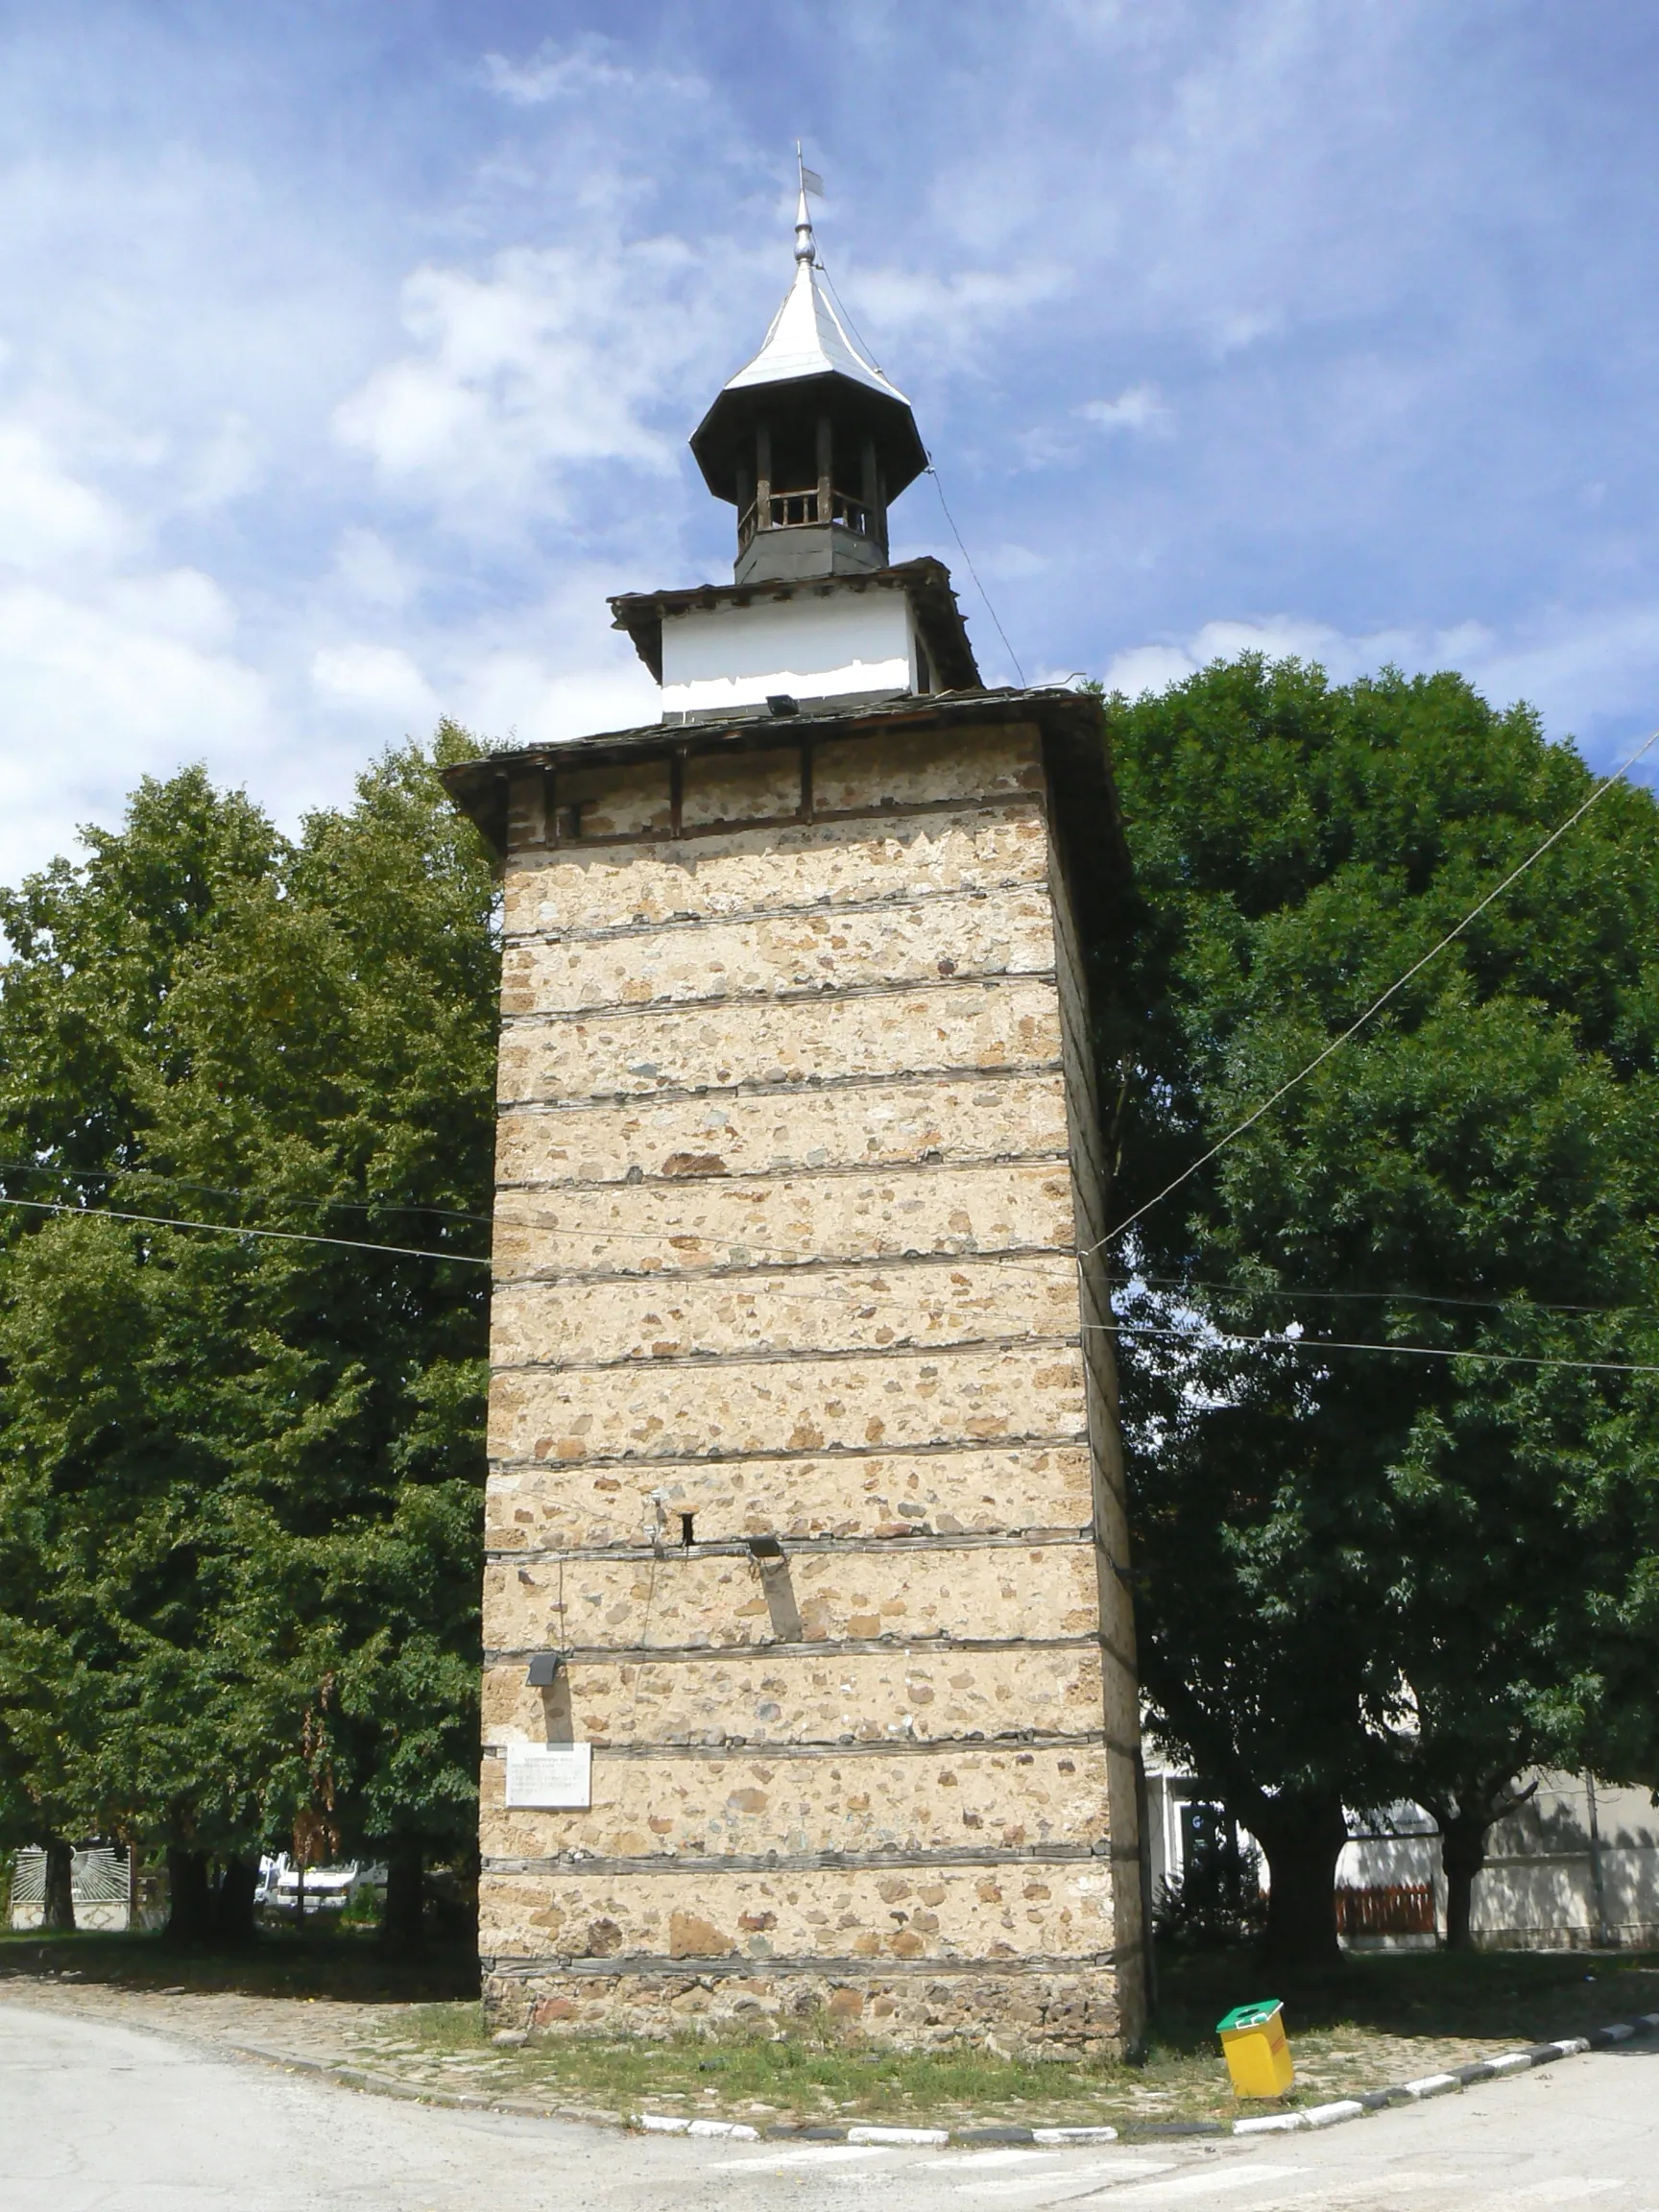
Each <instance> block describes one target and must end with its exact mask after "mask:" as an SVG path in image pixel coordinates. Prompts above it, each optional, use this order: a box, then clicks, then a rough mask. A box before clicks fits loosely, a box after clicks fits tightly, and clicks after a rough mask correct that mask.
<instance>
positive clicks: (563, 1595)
mask: <svg viewBox="0 0 1659 2212" xmlns="http://www.w3.org/2000/svg"><path fill="white" fill-rule="evenodd" d="M796 235H797V247H796V252H797V266H796V278H795V284H794V287H793V288H792V290H791V292H790V294H789V297H788V298H787V300H786V301H785V302H784V305H783V307H782V308H781V310H780V312H779V316H778V318H777V319H776V320H775V322H774V325H773V327H772V331H771V332H770V333H769V335H768V340H767V344H766V347H765V348H763V349H762V351H761V353H760V355H759V356H758V357H757V361H756V362H754V363H752V364H751V365H750V367H749V368H748V369H746V370H744V371H743V372H741V373H739V375H738V376H737V377H735V378H733V382H732V384H731V385H729V386H728V387H727V389H726V391H725V392H724V393H723V394H722V395H721V398H720V400H719V401H717V402H716V405H715V407H714V408H713V409H712V410H711V411H710V413H709V417H708V418H707V420H706V421H705V422H704V424H703V426H702V428H701V429H700V430H699V432H698V434H697V440H696V441H695V444H696V449H697V452H698V458H699V460H700V462H701V463H702V465H703V467H704V469H705V472H706V474H707V475H708V477H709V483H710V485H711V486H712V487H713V489H714V490H715V491H716V492H717V493H720V494H721V495H722V496H724V497H727V498H729V499H730V500H732V501H733V504H734V505H735V506H736V507H737V510H738V519H739V550H738V563H737V580H736V581H734V582H733V584H732V585H728V586H723V587H700V588H697V589H690V590H674V591H665V592H660V593H651V594H636V595H631V596H629V597H625V598H622V599H618V600H616V601H613V607H614V609H615V613H616V618H617V621H618V623H619V624H620V625H621V626H622V627H624V628H626V629H627V630H628V631H629V632H630V633H631V635H632V637H633V638H634V641H635V644H636V646H637V649H638V650H639V652H640V654H641V656H642V658H644V660H645V661H647V663H648V664H649V665H650V666H651V667H652V669H653V671H654V673H655V674H656V675H657V677H658V679H659V681H660V682H661V685H662V689H663V718H662V720H661V722H658V723H654V724H652V725H650V726H648V727H647V728H644V729H638V730H632V731H625V732H621V733H613V734H609V735H605V736H600V737H594V738H589V739H585V740H583V741H581V742H579V743H573V744H568V745H557V746H547V747H527V748H523V749H520V750H518V751H516V752H512V753H506V754H497V755H495V756H493V757H491V758H489V759H487V760H482V761H478V762H473V763H469V764H468V765H466V766H464V767H460V768H456V769H453V770H451V771H449V774H448V782H449V786H450V789H451V791H452V792H453V794H454V796H455V798H456V800H457V801H458V803H459V804H460V805H462V806H464V807H465V808H466V809H467V811H468V812H469V814H470V815H471V816H472V817H473V819H474V820H475V821H477V822H478V823H479V825H480V826H481V828H482V829H484V831H485V833H486V835H487V836H488V837H489V838H490V839H491V841H492V842H493V845H494V847H495V849H496V850H497V851H498V852H499V853H500V854H501V855H502V859H503V866H504V880H505V894H506V931H507V943H506V956H505V970H504V976H503V984H502V1014H503V1028H502V1043H501V1063H500V1140H499V1157H498V1170H497V1172H498V1193H497V1201H496V1222H495V1269H496V1272H495V1292H494V1307H493V1335H492V1358H493V1381H492V1388H491V1412H490V1431H491V1433H490V1453H491V1472H490V1489H489V1522H488V1536H487V1542H488V1547H489V1552H488V1566H487V1570H486V1581H485V1643H486V1646H487V1651H486V1663H485V1665H486V1671H485V1680H484V1720H485V1746H486V1747H485V1756H484V1763H483V1789H482V1797H483V1806H482V1836H481V1842H482V1851H483V1877H482V1888H481V1936H480V1941H481V1947H482V1950H483V1954H484V1969H485V1989H486V1995H487V2001H488V2004H489V2006H490V2008H491V2011H492V2015H493V2018H494V2019H495V2021H496V2022H497V2024H499V2025H509V2024H527V2023H534V2024H536V2025H538V2026H540V2027H541V2028H544V2029H551V2028H553V2027H556V2026H560V2025H564V2026H566V2027H570V2028H612V2029H616V2028H626V2029H630V2030H636V2031H642V2032H665V2031H668V2030H671V2029H674V2028H678V2027H683V2026H685V2025H687V2024H691V2023H695V2022H697V2021H705V2022H711V2021H718V2020H730V2019H735V2018H739V2017H744V2016H755V2015H760V2016H765V2015H776V2016H781V2017H782V2018H784V2019H790V2018H794V2017H797V2016H799V2015H802V2014H804V2013H806V2012H809V2011H811V2010H813V2009H815V2008H819V2007H822V2008H825V2009H826V2010H827V2011H828V2013H829V2015H830V2016H832V2017H833V2018H835V2019H838V2020H842V2021H845V2022H848V2023H856V2024H857V2025H858V2026H859V2027H860V2028H862V2029H863V2030H865V2031H866V2032H870V2033H873V2034H877V2035H880V2036H884V2037H886V2038H889V2039H891V2040H893V2041H896V2042H902V2043H908V2044H920V2043H931V2042H936V2041H941V2040H949V2039H950V2038H952V2037H961V2038H965V2039H969V2040H975V2039H978V2038H980V2037H983V2036H984V2035H986V2034H987V2033H992V2032H994V2033H995V2034H996V2035H997V2038H998V2044H999V2045H1000V2046H1001V2047H1003V2048H1009V2047H1010V2046H1012V2047H1017V2048H1019V2049H1022V2050H1025V2051H1028V2052H1047V2053H1060V2052H1078V2051H1091V2050H1103V2049H1106V2048H1110V2047H1112V2046H1114V2045H1117V2044H1119V2043H1120V2042H1121V2041H1122V2040H1123V2039H1125V2038H1127V2037H1129V2036H1132V2035H1133V2034H1134V2033H1135V2032H1137V2030H1138V2028H1139V2026H1140V2023H1141V2021H1142V2017H1143V2011H1144V1994H1143V1991H1144V1975H1143V1917H1142V1905H1143V1899H1142V1872H1141V1861H1140V1853H1139V1842H1138V1826H1137V1812H1136V1806H1137V1762H1138V1741H1139V1729H1138V1712H1137V1695H1136V1679H1135V1666H1134V1645H1133V1623H1132V1620H1131V1610H1130V1605H1129V1599H1128V1595H1127V1585H1126V1580H1125V1553H1126V1537H1125V1526H1124V1513H1123V1502H1122V1479H1123V1478H1122V1461H1121V1454H1120V1451H1119V1447H1118V1429H1117V1418H1116V1410H1115V1397H1114V1380H1113V1367H1112V1358H1111V1349H1110V1346H1111V1338H1110V1334H1109V1333H1108V1324H1109V1311H1108V1306H1107V1299H1106V1292H1105V1284H1104V1273H1103V1269H1102V1266H1101V1262H1100V1256H1099V1254H1098V1253H1097V1252H1096V1251H1095V1250H1094V1246H1095V1245H1096V1243H1097V1241H1098V1239H1099V1238H1100V1237H1101V1236H1102V1234H1103V1232H1104V1230H1105V1228H1106V1226H1107V1224H1106V1219H1105V1214H1104V1205H1105V1195H1106V1170H1105V1166H1104V1163H1103V1160H1102V1157H1101V1150H1100V1141H1099V1134H1098V1127H1099V1124H1098V1115H1097V1112H1096V1101H1095V1095H1094V1067H1093V1061H1092V1057H1091V1052H1090V1044H1089V1037H1090V1024H1089V1013H1088V995H1087V988H1086V983H1085V974H1084V963H1083V960H1082V957H1081V954H1080V950H1079V947H1080V943H1081V942H1082V941H1083V940H1084V939H1086V938H1093V937H1095V936H1097V934H1098V933H1099V932H1100V931H1101V930H1103V929H1107V928H1110V927H1111V926H1112V923H1113V914H1114V909H1115V902H1116V901H1117V899H1118V896H1119V895H1120V893H1121V890H1122V886H1123V882H1124V862H1123V858H1122V850H1121V842H1120V839H1119V836H1118V828H1117V821H1116V814H1115V809H1114V802H1113V796H1112V790H1111V784H1110V779H1109V774H1108V770H1107V766H1106V757H1105V748H1104V742H1103V732H1102V726H1101V716H1100V710H1099V708H1098V706H1097V704H1096V703H1095V702H1094V701H1093V700H1092V699H1089V698H1087V697H1083V696H1079V695H1077V694H1074V693H1072V692H1070V691H1067V690H1027V691H987V690H985V689H984V688H983V687H982V686H981V685H980V683H979V678H978V672H977V670H976V668H975V666H974V657H973V653H972V649H971V648H970V646H969V643H968V639H967V636H966V633H965V631H964V629H963V625H962V620H961V616H960V613H959V612H958V610H957V607H956V602H955V599H954V597H953V595H952V593H951V591H950V579H949V576H948V575H947V573H946V571H945V570H944V569H943V567H941V566H940V565H939V564H938V563H936V562H932V561H921V562H911V563H907V564H904V565H902V566H898V567H893V566H890V565H888V564H887V555H886V523H885V513H886V504H887V501H888V500H889V499H891V498H892V497H893V496H895V495H896V493H897V491H898V490H900V489H902V484H903V483H904V482H907V481H908V480H909V477H910V476H911V475H913V474H914V473H915V472H916V469H917V468H919V467H920V466H921V465H922V461H921V446H920V441H919V440H918V439H917V437H916V431H915V425H914V421H913V420H912V419H911V417H910V410H909V405H908V402H907V401H906V400H904V398H903V397H902V395H901V394H899V393H898V392H896V391H895V390H894V388H893V387H892V386H891V385H890V384H889V383H888V382H887V380H886V378H885V377H883V376H882V375H881V374H880V373H879V372H878V371H877V370H876V369H874V368H873V367H872V365H871V364H870V363H869V362H868V361H867V360H865V359H864V357H863V355H862V354H861V353H860V352H859V351H858V350H857V349H855V348H854V346H853V344H852V341H851V340H850V339H849V338H848V337H847V335H846V332H845V331H844V330H843V328H842V327H841V325H840V322H839V320H838V319H837V318H836V317H835V315H834V313H833V310H832V308H831V306H830V303H829V299H828V297H827V295H826V294H825V292H824V290H823V288H822V286H821V283H820V281H819V274H818V269H817V264H816V259H815V254H814V252H813V246H812V233H811V228H810V225H809V223H808V221H807V214H806V204H805V195H803V198H802V202H801V207H800V214H799V218H798V224H797V233H796ZM804 425H805V426H806V427H805V428H804V427H803V426H804ZM804 441H805V443H804ZM846 455H851V456H853V462H852V464H849V466H855V469H856V471H857V473H856V475H855V476H854V477H853V478H852V479H849V478H848V477H847V476H846V475H845V474H844V473H843V459H842V457H843V456H846ZM807 458H809V460H810V465H811V467H812V469H813V470H814V471H815V473H814V474H813V475H812V477H811V478H809V479H807V480H805V481H799V480H798V479H800V477H801V471H802V469H803V467H804V466H805V460H806V459H807ZM768 467H770V468H771V469H772V470H773V473H772V474H771V475H768V473H767V469H768ZM751 469H752V471H753V474H752V475H751V474H750V473H746V471H749V470H751ZM906 471H908V473H906Z"/></svg>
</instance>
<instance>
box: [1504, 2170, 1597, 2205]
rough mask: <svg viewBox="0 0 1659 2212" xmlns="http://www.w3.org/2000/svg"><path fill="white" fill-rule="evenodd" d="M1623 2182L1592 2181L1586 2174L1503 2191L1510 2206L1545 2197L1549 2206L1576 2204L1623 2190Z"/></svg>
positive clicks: (1533, 2182)
mask: <svg viewBox="0 0 1659 2212" xmlns="http://www.w3.org/2000/svg"><path fill="white" fill-rule="evenodd" d="M1627 2186H1628V2184H1627V2183H1625V2182H1623V2181H1593V2180H1591V2178H1590V2176H1588V2175H1587V2174H1567V2175H1563V2176H1562V2177H1561V2179H1560V2180H1559V2181H1528V2182H1527V2185H1526V2187H1525V2188H1524V2189H1509V2190H1505V2192H1504V2195H1505V2197H1506V2198H1507V2200H1508V2201H1509V2202H1510V2203H1511V2204H1523V2203H1525V2202H1526V2201H1527V2199H1528V2198H1538V2197H1547V2198H1548V2199H1549V2200H1550V2201H1551V2204H1576V2203H1579V2202H1580V2201H1581V2200H1583V2199H1584V2198H1586V2197H1605V2196H1606V2194H1607V2192H1608V2190H1609V2189H1623V2188H1625V2187H1627Z"/></svg>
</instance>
